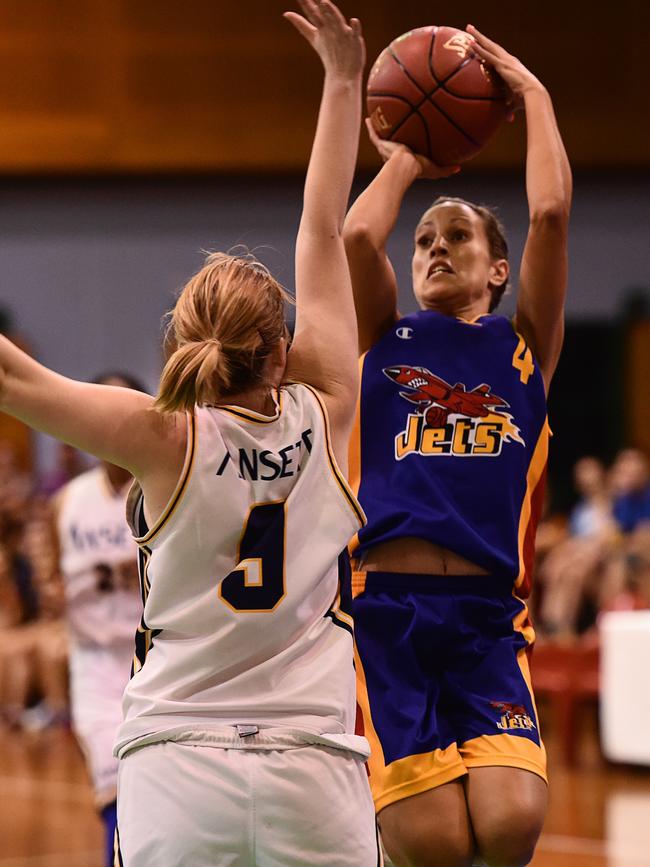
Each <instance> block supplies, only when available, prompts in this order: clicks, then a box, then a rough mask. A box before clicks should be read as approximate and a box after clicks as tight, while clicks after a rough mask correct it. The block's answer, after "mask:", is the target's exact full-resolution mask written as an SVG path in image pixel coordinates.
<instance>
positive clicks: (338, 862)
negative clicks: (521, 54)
mask: <svg viewBox="0 0 650 867" xmlns="http://www.w3.org/2000/svg"><path fill="white" fill-rule="evenodd" d="M300 5H301V7H302V10H303V12H304V16H300V15H297V14H295V13H287V18H288V19H289V20H290V21H291V22H292V23H293V24H294V25H295V27H296V28H297V29H298V31H299V32H300V33H301V34H302V35H303V36H304V37H305V38H306V39H307V41H308V42H309V43H310V44H311V45H312V47H313V48H314V49H315V51H316V52H317V53H318V55H319V56H320V58H321V61H322V63H323V66H324V70H325V81H324V86H323V95H322V100H321V109H320V114H319V119H318V126H317V130H316V136H315V140H314V144H313V149H312V155H311V159H310V163H309V169H308V172H307V179H306V184H305V193H304V205H303V214H302V219H301V223H300V229H299V232H298V238H297V249H296V284H297V319H296V333H295V340H294V342H293V346H292V348H291V352H290V353H289V354H288V356H287V336H286V335H287V331H286V325H285V320H284V293H283V291H282V289H281V288H280V286H279V285H278V284H277V283H276V281H275V280H274V279H273V278H272V277H271V276H270V274H269V273H268V272H267V271H266V270H265V269H264V268H262V267H261V266H260V265H258V264H257V263H254V262H249V261H246V260H242V259H238V258H234V257H232V256H227V255H224V254H213V255H212V256H210V257H209V258H208V261H207V263H206V265H205V267H204V268H203V269H202V270H201V271H200V272H199V273H198V274H197V275H195V277H193V278H192V279H191V280H190V282H189V283H188V284H187V286H186V287H185V289H184V290H183V292H182V293H181V296H180V298H179V300H178V302H177V304H176V307H175V310H174V314H173V327H172V332H173V335H172V336H173V345H175V347H176V350H175V351H174V353H173V354H172V356H171V357H170V359H169V361H168V363H167V365H166V367H165V370H164V372H163V375H162V378H161V384H160V391H159V394H158V397H157V399H156V401H155V403H154V402H153V401H152V400H151V399H150V398H148V397H147V396H145V395H142V394H137V393H135V392H133V391H130V390H126V389H120V388H114V387H106V386H93V385H88V384H84V383H79V382H73V381H71V380H68V379H65V378H63V377H61V376H58V375H57V374H55V373H52V372H51V371H49V370H47V369H45V368H43V367H41V366H40V365H38V364H37V363H36V362H35V361H33V360H31V359H29V358H27V357H26V356H25V355H23V354H22V353H20V352H19V351H18V350H17V349H16V348H15V347H12V346H11V345H10V344H9V343H8V342H7V341H4V340H3V341H2V342H0V372H1V376H2V378H1V380H0V388H1V390H0V405H1V407H2V409H3V410H5V411H8V412H10V413H12V414H14V415H16V416H19V417H21V418H23V419H24V420H26V421H27V422H28V423H29V424H31V425H32V426H35V427H38V428H40V429H43V430H46V431H48V432H49V433H51V434H54V435H55V436H58V437H60V438H62V439H64V440H66V441H69V442H72V443H74V444H75V445H77V446H78V447H80V448H82V449H84V450H86V451H90V452H93V453H95V454H97V455H99V456H100V457H101V458H102V459H103V460H107V461H110V462H111V463H115V464H118V465H120V466H123V467H125V468H126V469H128V470H129V471H130V472H131V473H132V474H133V475H134V476H135V478H136V479H137V481H138V486H137V488H135V489H134V496H133V498H132V500H131V516H132V519H133V523H134V529H135V532H136V533H137V534H138V543H139V547H140V555H139V556H140V564H141V580H142V589H143V595H144V598H145V607H144V616H143V619H142V623H141V626H140V629H139V635H138V641H137V645H136V659H135V660H134V675H133V677H132V679H131V681H130V682H129V686H128V687H127V691H126V694H125V701H124V709H125V721H124V723H123V725H122V727H121V729H120V732H119V735H118V742H117V752H118V754H119V756H120V759H121V762H120V770H119V782H118V789H119V794H118V836H119V841H120V845H119V849H118V852H117V855H116V860H117V862H118V863H123V864H125V865H127V867H152V865H156V867H177V865H179V864H191V865H193V867H203V865H205V867H207V865H223V867H226V865H228V867H235V865H241V867H244V865H249V864H252V863H255V864H259V865H262V864H266V865H280V864H281V865H283V867H305V865H306V864H310V865H322V867H347V865H350V867H352V865H354V867H371V865H375V864H377V863H379V858H380V856H379V854H378V847H377V840H376V831H375V821H374V810H373V805H372V799H371V797H370V791H369V788H368V782H367V775H366V770H365V764H364V759H365V757H366V755H367V752H368V745H367V741H366V740H365V738H362V737H359V736H357V735H355V734H354V725H355V683H354V672H353V665H352V636H351V619H350V617H349V614H348V613H347V612H346V604H345V603H346V595H347V594H345V593H344V592H343V591H344V583H345V560H344V559H343V558H340V557H339V555H340V552H341V551H343V550H344V549H345V547H346V545H347V542H348V541H349V539H350V537H351V536H352V535H353V533H354V532H355V531H357V530H358V529H359V528H360V525H361V523H362V521H363V513H362V512H361V511H360V509H359V507H358V505H357V503H356V500H355V499H354V497H353V495H352V494H351V492H350V490H349V489H348V487H347V485H346V483H345V482H344V481H343V477H342V475H341V471H340V470H339V469H338V466H337V460H338V461H339V463H340V464H341V465H342V466H343V467H345V464H346V453H347V443H348V439H349V434H350V430H351V426H352V421H353V416H354V402H355V397H356V390H357V379H356V351H355V342H356V321H355V316H354V305H353V300H352V292H351V286H350V276H349V272H348V267H347V262H346V258H345V251H344V247H343V240H342V228H343V220H344V216H345V208H346V204H347V197H348V195H349V191H350V186H351V182H352V176H353V172H354V164H355V159H356V151H357V140H358V132H359V122H360V89H361V75H362V69H363V64H364V44H363V39H362V37H361V31H360V25H359V23H358V21H356V20H354V19H353V20H352V21H351V22H350V24H349V25H348V24H347V23H346V21H345V19H344V18H343V17H342V15H341V14H340V12H339V11H338V10H337V8H336V7H335V6H334V5H333V4H332V3H330V2H329V0H319V2H316V0H301V4H300ZM283 382H284V383H286V384H283ZM303 383H304V384H303ZM340 583H342V586H340Z"/></svg>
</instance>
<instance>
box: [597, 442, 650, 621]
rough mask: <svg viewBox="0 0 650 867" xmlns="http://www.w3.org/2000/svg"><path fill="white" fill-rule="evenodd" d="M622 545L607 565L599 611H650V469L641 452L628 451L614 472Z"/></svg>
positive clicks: (612, 480)
mask: <svg viewBox="0 0 650 867" xmlns="http://www.w3.org/2000/svg"><path fill="white" fill-rule="evenodd" d="M611 484H612V490H613V493H614V509H613V512H614V518H615V519H616V522H617V525H618V528H619V530H620V534H621V535H620V542H619V545H618V548H617V550H616V551H615V552H613V554H612V556H611V557H610V559H609V562H608V563H607V568H606V571H605V576H604V581H603V586H602V591H601V595H600V608H601V609H602V610H603V611H611V610H614V611H621V610H637V609H639V608H650V467H649V465H648V459H647V457H646V456H645V455H644V454H643V452H641V451H639V450H638V449H625V450H624V451H622V452H620V454H619V455H618V456H617V458H616V460H615V461H614V464H613V466H612V470H611Z"/></svg>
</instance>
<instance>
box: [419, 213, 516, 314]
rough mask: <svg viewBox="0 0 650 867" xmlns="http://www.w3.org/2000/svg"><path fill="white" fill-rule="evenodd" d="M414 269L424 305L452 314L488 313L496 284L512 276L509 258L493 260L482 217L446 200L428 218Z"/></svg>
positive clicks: (421, 226) (423, 221)
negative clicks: (509, 271)
mask: <svg viewBox="0 0 650 867" xmlns="http://www.w3.org/2000/svg"><path fill="white" fill-rule="evenodd" d="M411 268H412V275H413V291H414V292H415V297H416V298H417V300H418V303H419V305H420V307H421V308H423V309H432V310H439V311H440V312H443V313H449V314H454V313H457V312H461V311H465V310H467V309H468V308H470V307H471V308H473V309H474V310H475V311H476V313H477V314H479V313H487V311H488V309H489V307H490V301H491V297H492V295H491V286H493V285H497V284H500V283H502V282H503V280H505V279H506V277H507V274H508V264H507V262H506V261H505V259H498V260H493V259H492V258H491V256H490V247H489V243H488V238H487V234H486V231H485V225H484V223H483V220H482V218H481V216H480V215H479V214H477V213H476V211H474V210H473V209H472V208H470V207H468V206H467V205H464V204H459V203H456V202H443V203H441V204H440V205H436V206H435V207H433V208H430V209H429V210H428V211H427V212H426V213H425V214H424V215H423V217H422V219H421V221H420V223H419V224H418V227H417V229H416V230H415V252H414V254H413V260H412V266H411Z"/></svg>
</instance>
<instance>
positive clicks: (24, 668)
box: [0, 512, 38, 726]
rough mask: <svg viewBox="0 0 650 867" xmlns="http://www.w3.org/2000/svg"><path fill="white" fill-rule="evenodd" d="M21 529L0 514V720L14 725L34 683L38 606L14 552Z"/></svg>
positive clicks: (28, 574) (26, 564) (25, 570)
mask: <svg viewBox="0 0 650 867" xmlns="http://www.w3.org/2000/svg"><path fill="white" fill-rule="evenodd" d="M21 529H22V526H21V524H20V523H19V522H18V521H17V520H16V519H15V518H14V517H13V516H12V515H9V514H7V513H5V512H0V720H1V721H2V723H5V724H8V725H10V726H15V725H18V724H19V722H20V719H21V716H22V714H23V712H24V711H25V709H26V707H27V703H28V699H29V695H30V690H31V689H32V687H33V681H34V666H35V663H34V644H33V636H32V632H31V629H30V624H31V623H33V622H34V621H35V619H36V616H37V611H38V602H37V597H36V592H35V589H34V585H33V583H32V571H31V567H30V565H29V562H28V561H27V560H26V559H25V557H23V555H22V554H21V553H20V552H19V550H18V544H19V541H20V533H21Z"/></svg>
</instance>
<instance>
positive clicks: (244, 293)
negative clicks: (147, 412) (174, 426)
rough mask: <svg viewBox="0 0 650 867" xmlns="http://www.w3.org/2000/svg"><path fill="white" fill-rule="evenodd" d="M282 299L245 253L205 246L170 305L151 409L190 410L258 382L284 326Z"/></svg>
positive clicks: (261, 267) (281, 291)
mask: <svg viewBox="0 0 650 867" xmlns="http://www.w3.org/2000/svg"><path fill="white" fill-rule="evenodd" d="M287 300H290V299H289V296H288V295H287V293H286V292H285V290H284V289H283V288H282V286H280V284H279V283H278V282H277V281H276V280H275V279H274V278H273V277H272V276H271V274H270V273H269V271H268V270H267V269H266V268H265V267H264V265H262V264H261V263H260V262H258V261H257V260H255V259H254V258H253V257H252V256H245V257H242V256H231V255H229V254H227V253H211V254H210V255H209V256H208V258H207V259H206V262H205V265H204V266H203V268H201V270H200V271H199V272H198V273H197V274H195V275H194V277H192V279H191V280H190V281H189V282H188V283H187V284H186V286H185V287H184V289H183V290H182V291H181V294H180V296H179V298H178V301H177V302H176V306H175V307H174V309H173V310H172V311H171V312H170V317H171V319H170V323H169V326H168V329H167V334H166V341H167V345H168V346H169V347H170V349H171V353H170V355H169V358H168V359H167V363H166V364H165V367H164V369H163V372H162V376H161V377H160V385H159V388H158V395H157V397H156V400H155V404H154V406H155V407H156V409H158V410H160V411H161V412H176V411H178V410H191V409H192V408H193V407H194V406H196V405H198V406H201V405H203V404H213V403H218V402H219V401H220V400H221V399H222V398H224V397H227V396H228V395H229V394H235V393H236V392H239V391H242V390H244V389H246V388H250V387H251V386H254V385H257V384H259V383H261V382H262V377H263V367H264V361H265V359H266V358H267V357H268V356H269V354H270V353H271V351H272V350H273V348H274V347H275V346H277V344H278V343H279V341H280V339H281V338H282V337H283V336H284V335H285V334H286V324H285V318H284V302H285V301H287Z"/></svg>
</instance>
